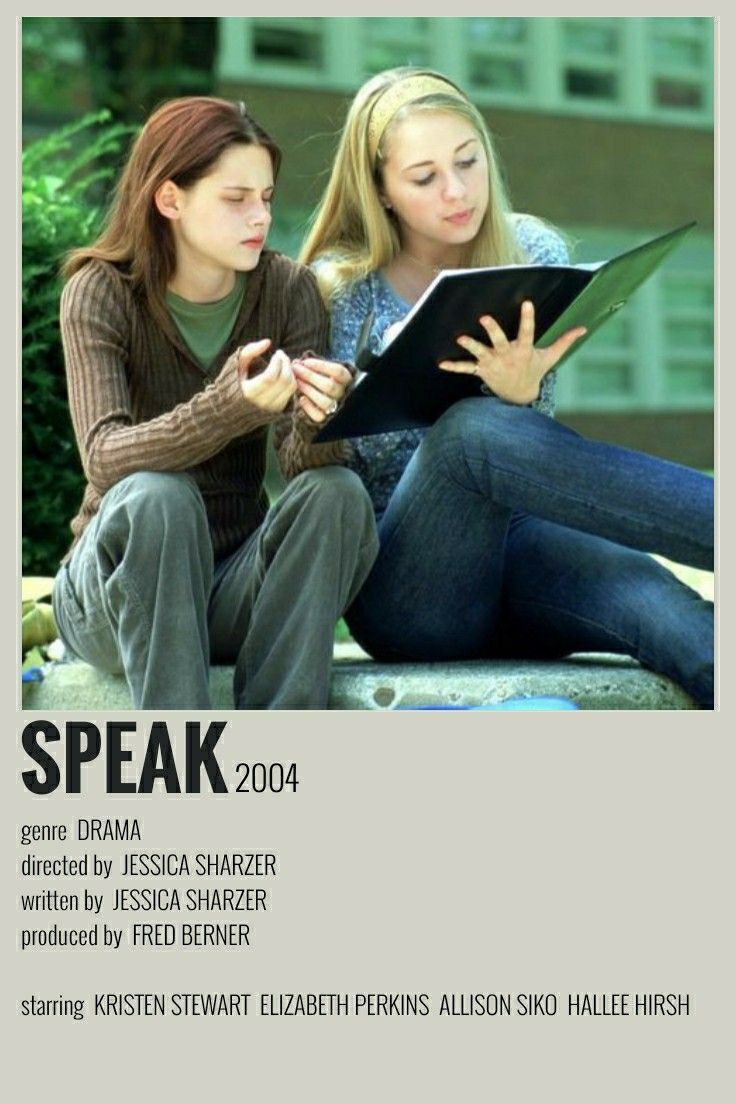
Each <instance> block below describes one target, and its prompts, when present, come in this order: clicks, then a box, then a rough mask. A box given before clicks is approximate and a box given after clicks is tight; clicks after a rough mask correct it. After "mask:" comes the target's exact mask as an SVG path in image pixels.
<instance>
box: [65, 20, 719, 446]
mask: <svg viewBox="0 0 736 1104" xmlns="http://www.w3.org/2000/svg"><path fill="white" fill-rule="evenodd" d="M66 22H67V23H68V22H69V21H66ZM72 37H73V36H72ZM74 48H75V47H74V43H73V41H71V39H69V40H68V41H66V42H64V41H63V40H62V39H61V38H60V41H59V49H60V50H66V51H67V54H68V57H69V62H70V64H71V65H73V63H74ZM79 56H80V57H81V52H80V55H79ZM713 58H714V23H713V19H711V18H629V17H627V18H608V17H606V18H590V19H584V18H577V17H575V18H572V17H568V18H511V17H503V18H475V17H472V18H383V17H380V18H377V17H374V18H347V17H346V18H317V17H305V18H292V17H278V18H277V17H274V18H222V19H220V20H219V48H218V54H217V60H216V67H215V77H214V89H213V90H214V91H216V92H219V93H220V94H222V95H226V96H232V97H233V98H237V99H244V100H245V101H246V102H247V103H248V105H249V107H250V108H251V109H252V111H253V113H254V114H255V116H256V117H257V118H258V119H259V120H260V121H261V122H262V123H263V124H264V125H265V126H266V127H267V129H269V130H270V131H271V132H272V133H273V135H274V136H275V138H276V139H277V141H278V142H279V144H280V145H281V146H282V148H283V150H284V153H285V161H284V167H283V170H282V177H281V180H280V182H279V187H278V196H277V203H276V207H275V225H274V230H273V244H275V245H276V246H277V247H278V248H282V249H283V250H284V251H285V252H288V253H290V254H292V255H295V254H296V252H297V251H298V248H299V245H300V242H301V240H302V237H303V235H304V231H305V228H306V225H307V223H308V220H309V217H310V214H311V212H312V211H313V209H314V205H315V203H316V201H317V199H318V197H319V194H320V191H321V189H322V187H323V185H324V181H325V175H326V172H327V170H328V167H329V164H330V161H331V158H332V155H333V152H334V149H335V146H336V141H337V135H338V133H339V131H340V128H341V125H342V122H343V119H344V116H345V111H346V107H347V104H348V102H349V100H350V98H351V96H352V94H353V93H354V91H355V90H356V88H357V87H358V85H359V84H360V83H361V82H362V81H363V80H364V79H366V78H367V77H368V76H370V75H371V74H373V73H375V72H378V71H379V70H381V69H384V68H388V67H391V66H394V65H406V64H416V65H428V66H431V67H433V68H436V69H438V70H440V71H441V72H444V73H446V74H447V75H448V76H450V77H452V78H453V79H455V80H456V81H457V82H458V83H459V84H460V85H461V86H462V87H464V88H465V89H466V90H467V91H468V93H469V94H470V96H471V98H472V99H473V100H474V101H475V102H476V103H477V105H478V106H479V107H480V109H481V110H482V112H483V114H484V116H485V117H486V119H487V121H488V123H489V126H490V129H491V131H492V133H493V134H494V137H495V140H496V143H497V148H498V150H499V153H500V155H501V158H502V161H503V163H504V166H505V173H506V178H507V183H508V186H509V191H510V194H511V197H512V201H513V203H514V207H515V209H516V210H519V211H530V212H532V213H534V214H537V215H540V216H542V217H543V218H545V219H547V220H549V221H550V222H552V223H553V224H555V225H557V226H558V227H559V228H560V229H561V230H562V231H563V232H564V233H565V234H566V236H567V237H568V239H569V240H570V241H571V243H573V259H574V260H577V261H594V260H603V259H605V258H607V257H609V256H612V255H614V254H615V253H618V252H622V251H623V250H625V249H627V248H631V247H633V246H635V245H637V244H639V243H641V242H642V241H644V240H646V239H647V238H649V237H654V236H655V235H657V234H658V233H663V232H665V231H667V230H670V229H672V228H674V227H675V226H678V225H681V224H682V223H685V222H690V221H691V220H693V219H694V220H697V227H696V230H695V232H694V233H692V234H691V235H690V236H689V238H688V239H687V240H686V241H685V243H684V244H683V245H682V246H681V247H680V248H679V249H678V250H677V251H676V252H675V253H674V254H673V255H672V256H671V257H670V258H669V259H668V261H667V262H666V264H665V266H664V267H663V268H662V269H661V270H660V271H659V272H657V273H656V274H655V275H654V276H653V277H651V278H650V279H649V280H648V281H647V282H646V284H645V285H644V286H643V287H642V288H640V289H639V290H638V291H637V292H636V294H635V295H634V296H632V298H631V300H630V302H629V304H628V305H627V307H626V310H625V311H623V312H621V314H619V315H617V317H616V318H615V319H613V320H612V321H611V322H609V323H608V324H607V325H606V326H605V327H604V328H603V329H602V330H601V331H600V332H599V333H597V334H596V335H595V336H594V337H592V338H591V339H590V341H589V342H587V343H586V345H585V346H584V348H582V349H581V350H580V352H579V353H577V354H575V355H574V356H573V357H572V358H571V359H570V360H569V361H568V362H567V363H566V364H565V366H564V367H563V368H562V369H561V370H560V373H559V377H558V416H559V417H560V419H561V420H563V421H565V422H566V423H568V424H569V425H572V426H573V427H574V428H577V429H580V430H581V431H583V432H585V433H590V434H591V435H594V436H598V437H601V438H604V439H607V440H610V441H614V442H618V443H622V444H628V445H631V446H634V447H639V448H644V449H647V450H648V451H651V452H655V453H658V454H659V455H662V456H666V457H669V458H672V459H677V460H680V461H682V462H685V463H690V464H693V465H696V466H699V467H705V468H710V467H712V465H713V399H714V342H713V293H714V256H713V231H714V184H713V173H714V145H713Z"/></svg>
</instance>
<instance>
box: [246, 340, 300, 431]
mask: <svg viewBox="0 0 736 1104" xmlns="http://www.w3.org/2000/svg"><path fill="white" fill-rule="evenodd" d="M270 344H271V339H270V338H268V337H266V338H264V339H263V340H262V341H251V343H250V344H249V345H244V346H243V348H242V349H241V350H240V360H239V363H238V371H239V373H240V386H241V389H242V391H243V395H244V396H245V398H246V399H247V400H248V402H250V403H253V405H254V406H257V407H258V409H259V410H264V411H266V412H267V413H270V414H280V413H281V411H282V410H285V409H286V406H287V405H288V402H289V399H290V398H291V396H292V395H293V394H294V392H295V391H296V381H295V379H294V373H293V372H292V370H291V361H290V360H289V358H288V356H287V355H286V353H285V352H284V351H283V350H282V349H277V350H276V352H275V353H274V354H273V356H272V357H271V359H270V361H269V362H268V366H267V367H266V368H265V369H264V371H263V372H261V373H260V375H258V376H253V378H252V379H251V378H250V377H249V374H248V373H249V371H250V366H251V364H252V363H253V361H254V360H256V359H257V358H258V357H260V356H263V354H264V353H265V352H266V350H267V349H268V347H269V345H270Z"/></svg>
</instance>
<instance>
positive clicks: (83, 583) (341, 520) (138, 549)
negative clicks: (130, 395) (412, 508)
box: [53, 467, 378, 709]
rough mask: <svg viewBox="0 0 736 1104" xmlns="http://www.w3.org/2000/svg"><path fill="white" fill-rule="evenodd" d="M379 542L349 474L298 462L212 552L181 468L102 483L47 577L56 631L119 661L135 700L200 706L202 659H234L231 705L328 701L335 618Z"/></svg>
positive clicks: (205, 667)
mask: <svg viewBox="0 0 736 1104" xmlns="http://www.w3.org/2000/svg"><path fill="white" fill-rule="evenodd" d="M377 551H378V540H377V536H376V529H375V522H374V517H373V509H372V507H371V503H370V500H369V498H368V495H367V493H366V492H365V490H364V488H363V486H362V484H361V483H360V481H359V480H358V477H357V476H356V475H354V474H353V473H352V472H350V471H348V470H346V469H344V468H339V467H325V468H318V469H315V470H313V471H308V472H304V473H303V474H302V475H300V476H298V478H296V479H295V480H294V481H293V482H292V483H290V484H289V486H288V487H287V489H286V491H285V492H284V494H283V495H282V497H281V498H280V499H279V500H278V502H276V504H275V505H274V506H272V507H271V509H270V510H269V512H268V514H267V516H266V518H265V520H264V522H263V524H262V525H261V526H260V528H259V529H257V530H256V531H255V532H254V533H252V534H251V536H250V537H249V538H248V539H247V540H246V542H245V544H244V545H243V546H242V547H241V548H239V549H238V550H237V551H236V552H235V553H233V554H232V555H231V556H230V557H228V558H227V559H225V560H223V561H222V562H220V563H218V564H217V565H215V564H214V562H213V555H212V544H211V540H210V534H209V528H208V524H207V516H206V512H205V508H204V502H203V500H202V496H201V494H200V492H199V490H198V488H197V485H196V484H195V482H194V480H193V479H192V478H191V476H188V475H183V474H172V473H158V472H138V473H136V474H135V475H131V476H128V477H127V478H126V479H123V480H121V481H120V482H119V483H117V484H116V485H115V486H114V487H112V488H111V489H110V490H109V491H108V492H107V494H106V495H105V496H104V498H103V500H102V505H101V507H100V510H99V512H98V513H97V514H96V515H95V517H94V518H93V519H92V521H91V522H90V524H89V525H88V527H87V528H86V530H85V531H84V534H83V535H82V539H81V541H80V542H79V544H78V546H77V547H76V548H75V550H74V554H73V556H72V558H71V560H70V561H69V563H68V564H66V565H64V566H63V567H62V568H61V570H60V571H59V574H58V575H57V577H56V581H55V583H54V593H53V604H54V613H55V615H56V620H57V624H58V626H59V632H60V634H61V638H62V640H63V641H64V643H65V644H66V645H67V647H68V648H70V649H71V651H72V652H74V653H75V654H76V655H78V656H79V657H80V658H82V659H84V660H86V661H87V662H88V663H91V664H93V666H95V667H100V668H102V669H103V670H105V671H111V672H118V673H119V672H124V673H125V676H126V678H127V680H128V685H129V686H130V691H131V694H132V697H133V706H134V707H135V708H140V709H209V708H210V697H209V678H208V674H209V664H210V660H213V661H214V662H216V663H234V664H235V678H234V693H235V704H236V706H237V708H239V709H321V708H324V707H325V706H326V705H327V699H328V696H329V687H330V673H331V665H332V649H333V637H334V629H335V622H336V621H337V619H338V618H339V617H340V615H341V614H342V613H343V611H344V610H345V609H346V607H347V606H348V605H349V604H350V603H351V602H352V600H353V598H354V597H355V595H356V593H357V592H358V590H359V589H360V586H361V585H362V583H363V581H364V579H365V578H366V576H367V574H368V572H369V570H370V568H371V566H372V564H373V561H374V560H375V558H376V554H377Z"/></svg>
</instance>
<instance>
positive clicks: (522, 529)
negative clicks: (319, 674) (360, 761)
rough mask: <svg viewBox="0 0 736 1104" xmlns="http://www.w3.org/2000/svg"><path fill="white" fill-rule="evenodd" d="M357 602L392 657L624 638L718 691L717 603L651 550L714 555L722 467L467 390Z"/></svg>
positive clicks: (376, 644)
mask: <svg viewBox="0 0 736 1104" xmlns="http://www.w3.org/2000/svg"><path fill="white" fill-rule="evenodd" d="M378 528H379V537H380V541H381V550H380V553H379V556H378V559H377V560H376V563H375V565H374V567H373V569H372V571H371V573H370V575H369V576H368V579H367V581H366V583H365V584H364V586H363V588H362V590H361V591H360V593H359V595H358V597H357V599H356V600H355V602H354V603H353V605H352V607H351V608H350V610H349V612H348V617H347V619H348V623H349V625H350V628H351V630H352V632H353V634H354V636H355V638H356V639H357V640H358V641H359V642H360V643H361V645H362V646H363V647H364V648H365V649H366V650H367V651H369V652H370V653H371V654H372V655H374V656H376V657H377V658H382V659H386V660H395V661H400V660H408V659H415V660H451V659H470V658H480V657H499V656H506V657H509V656H514V657H519V658H521V657H549V658H552V657H559V656H563V655H567V654H569V653H571V652H576V651H605V652H618V653H621V654H625V655H630V656H634V657H635V658H636V659H638V660H639V661H640V663H642V664H643V665H644V666H646V667H650V668H652V669H653V670H655V671H658V672H660V673H662V674H665V675H668V676H669V677H670V678H671V679H673V680H674V681H675V682H677V683H678V684H679V685H680V686H682V687H683V688H684V689H685V690H686V691H687V692H688V693H689V694H690V695H691V696H692V697H693V698H695V700H696V701H697V702H698V703H699V704H700V705H701V706H704V707H706V708H712V706H713V604H712V602H708V601H705V600H704V599H702V598H701V597H700V596H699V595H698V594H697V593H696V592H695V591H693V590H692V589H691V588H690V587H687V586H685V585H684V584H683V583H681V582H679V581H678V580H677V579H676V578H675V576H674V575H673V574H672V573H671V572H670V571H668V570H666V568H664V567H662V566H661V565H660V564H659V563H657V561H656V560H654V559H652V557H651V556H648V555H645V554H644V553H647V552H656V553H659V554H661V555H663V556H665V557H667V558H669V559H671V560H674V561H676V562H678V563H683V564H690V565H691V566H693V567H699V568H706V569H710V570H712V568H713V481H712V479H710V478H709V477H707V476H704V475H702V474H701V473H699V472H696V471H692V470H691V469H689V468H685V467H682V466H680V465H678V464H671V463H668V462H666V461H663V460H657V459H655V458H654V457H650V456H646V455H644V454H642V453H638V452H634V451H632V450H630V449H623V448H618V447H616V446H613V445H607V444H603V443H600V442H597V441H590V440H587V439H586V438H584V437H581V436H580V435H579V434H577V433H575V432H574V431H573V430H571V429H568V428H567V427H566V426H563V425H560V423H559V422H555V421H554V420H552V419H551V418H548V417H546V416H544V415H542V414H539V413H537V412H536V411H535V410H532V409H530V408H528V407H518V406H513V405H511V404H507V403H503V402H501V401H499V400H498V399H494V398H473V399H466V400H464V401H462V402H459V403H456V404H455V405H454V406H453V407H451V408H450V409H449V410H448V411H447V413H445V414H444V415H443V416H442V418H440V419H439V421H438V422H437V423H436V424H435V425H434V426H433V427H432V428H431V429H430V430H429V431H428V432H427V434H426V436H425V438H424V440H423V441H422V443H421V445H420V446H419V448H418V449H417V450H416V452H415V453H414V456H413V457H412V459H411V461H410V462H409V464H408V465H407V467H406V469H405V471H404V473H403V476H402V478H401V480H400V481H399V483H398V485H397V487H396V489H395V491H394V493H393V495H392V498H391V500H390V502H389V505H388V508H387V509H386V512H385V513H384V515H383V517H382V518H381V520H380V523H379V527H378Z"/></svg>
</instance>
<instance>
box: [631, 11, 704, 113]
mask: <svg viewBox="0 0 736 1104" xmlns="http://www.w3.org/2000/svg"><path fill="white" fill-rule="evenodd" d="M646 25H647V27H646V29H647V32H648V42H647V46H648V58H647V60H648V63H649V64H648V69H649V71H650V74H651V76H650V81H651V99H652V106H653V107H654V108H655V110H656V109H658V110H660V111H661V112H662V113H664V112H672V111H675V110H681V111H682V110H684V111H691V112H693V111H695V112H703V111H704V110H706V109H707V108H708V107H709V103H710V100H711V76H710V73H709V67H710V56H711V41H710V35H711V26H710V20H706V19H647V20H646Z"/></svg>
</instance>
